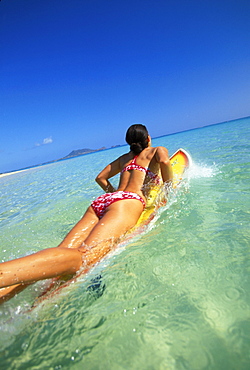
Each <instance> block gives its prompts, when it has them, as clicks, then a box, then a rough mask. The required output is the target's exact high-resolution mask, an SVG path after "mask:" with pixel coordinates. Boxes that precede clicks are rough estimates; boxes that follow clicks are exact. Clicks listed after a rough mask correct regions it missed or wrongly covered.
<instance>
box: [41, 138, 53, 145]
mask: <svg viewBox="0 0 250 370" xmlns="http://www.w3.org/2000/svg"><path fill="white" fill-rule="evenodd" d="M52 142H53V140H52V137H51V136H50V137H46V138H45V139H43V144H42V145H45V144H51V143H52Z"/></svg>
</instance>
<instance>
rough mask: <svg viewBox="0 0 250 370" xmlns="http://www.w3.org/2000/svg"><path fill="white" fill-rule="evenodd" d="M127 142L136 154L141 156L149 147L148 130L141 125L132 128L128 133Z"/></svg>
mask: <svg viewBox="0 0 250 370" xmlns="http://www.w3.org/2000/svg"><path fill="white" fill-rule="evenodd" d="M126 142H127V143H128V144H129V145H130V150H131V151H132V152H133V153H134V154H136V155H138V154H140V153H141V152H142V151H143V149H145V148H147V147H148V130H147V129H146V127H145V126H144V125H141V124H136V125H132V126H130V127H129V129H128V131H127V133H126Z"/></svg>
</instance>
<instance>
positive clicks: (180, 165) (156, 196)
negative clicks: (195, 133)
mask: <svg viewBox="0 0 250 370" xmlns="http://www.w3.org/2000/svg"><path fill="white" fill-rule="evenodd" d="M170 162H171V165H172V169H173V183H172V186H173V188H176V187H177V186H178V184H179V183H180V181H181V180H182V177H183V174H184V172H185V171H186V169H187V168H188V167H189V166H190V165H191V162H192V159H191V157H190V155H189V154H188V153H187V152H186V151H185V150H184V149H181V148H180V149H178V150H177V151H176V152H175V153H174V154H173V155H172V156H171V157H170ZM161 187H162V186H161V185H154V186H152V188H151V189H150V190H149V194H148V196H147V204H146V207H145V209H144V211H143V212H142V214H141V217H140V218H139V220H138V222H137V224H136V226H135V227H134V229H133V230H135V229H138V228H140V227H141V226H144V225H146V224H148V223H149V222H150V221H151V220H152V218H153V216H154V214H155V212H156V210H157V209H158V208H160V207H161V206H162V205H164V204H166V196H165V194H163V193H162V188H161ZM161 198H162V199H161Z"/></svg>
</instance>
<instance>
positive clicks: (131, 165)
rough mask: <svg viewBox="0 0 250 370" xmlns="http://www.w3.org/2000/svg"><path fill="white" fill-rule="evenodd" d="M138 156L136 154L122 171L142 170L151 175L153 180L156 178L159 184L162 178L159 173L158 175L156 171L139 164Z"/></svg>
mask: <svg viewBox="0 0 250 370" xmlns="http://www.w3.org/2000/svg"><path fill="white" fill-rule="evenodd" d="M137 157H138V155H136V156H135V157H134V158H133V160H132V161H131V162H130V163H129V164H128V165H127V166H125V167H124V168H123V170H122V171H121V173H123V172H125V171H131V170H138V171H141V172H144V173H145V175H147V176H148V177H150V179H151V180H154V181H155V182H156V183H157V184H159V183H160V182H161V179H160V177H159V176H158V175H156V174H155V173H153V172H152V171H150V170H149V169H148V168H145V167H143V166H140V165H139V164H137V163H136V158H137Z"/></svg>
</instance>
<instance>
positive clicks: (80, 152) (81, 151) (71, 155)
mask: <svg viewBox="0 0 250 370" xmlns="http://www.w3.org/2000/svg"><path fill="white" fill-rule="evenodd" d="M0 1H1V0H0ZM120 146H121V145H113V146H111V147H110V148H106V147H102V148H100V149H86V148H85V149H77V150H72V152H70V153H69V154H68V155H66V156H65V157H62V158H59V159H54V160H52V161H49V162H44V163H40V164H35V165H33V166H28V167H24V168H20V169H19V170H13V171H8V172H4V173H1V172H0V175H1V176H2V175H4V174H8V173H14V172H19V171H23V170H27V169H29V168H33V167H38V166H43V165H45V164H50V163H54V162H59V161H63V160H65V159H69V158H74V157H79V156H80V155H84V154H89V153H95V152H99V151H101V150H106V149H112V148H118V147H120Z"/></svg>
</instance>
